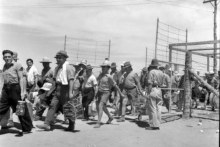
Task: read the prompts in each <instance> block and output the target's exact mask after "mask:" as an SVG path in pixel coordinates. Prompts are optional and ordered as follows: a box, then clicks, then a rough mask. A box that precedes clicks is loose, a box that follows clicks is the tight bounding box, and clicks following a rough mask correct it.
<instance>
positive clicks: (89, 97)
mask: <svg viewBox="0 0 220 147" xmlns="http://www.w3.org/2000/svg"><path fill="white" fill-rule="evenodd" d="M94 96H95V91H94V88H93V87H91V88H86V89H85V90H83V97H82V105H83V110H84V117H85V118H88V117H89V114H88V113H89V112H88V110H89V104H90V103H91V102H92V101H93V99H94Z"/></svg>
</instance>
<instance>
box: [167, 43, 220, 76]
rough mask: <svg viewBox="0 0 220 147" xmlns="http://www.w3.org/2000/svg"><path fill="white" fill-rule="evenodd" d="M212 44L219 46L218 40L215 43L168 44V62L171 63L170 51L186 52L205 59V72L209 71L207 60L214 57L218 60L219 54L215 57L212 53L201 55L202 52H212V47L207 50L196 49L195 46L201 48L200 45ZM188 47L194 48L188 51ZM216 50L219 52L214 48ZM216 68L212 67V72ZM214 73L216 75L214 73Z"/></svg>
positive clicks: (219, 48)
mask: <svg viewBox="0 0 220 147" xmlns="http://www.w3.org/2000/svg"><path fill="white" fill-rule="evenodd" d="M213 44H220V40H216V41H201V42H186V43H174V44H169V62H172V51H180V52H185V53H186V52H187V51H191V52H192V54H194V55H199V56H203V57H206V58H207V63H208V64H207V71H209V70H210V68H209V67H210V63H209V59H210V58H213V60H215V59H214V57H216V59H219V60H220V52H219V53H216V56H214V53H211V52H210V53H208V54H207V53H202V51H212V50H213V51H214V47H209V48H207V47H206V48H204V47H203V48H201V47H196V46H201V45H213ZM189 46H193V47H194V48H192V49H188V47H189ZM181 47H184V48H185V49H181ZM216 50H219V51H220V47H218V48H216ZM214 69H216V67H214V66H213V71H215V70H214ZM215 73H217V72H216V71H215Z"/></svg>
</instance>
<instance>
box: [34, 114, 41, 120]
mask: <svg viewBox="0 0 220 147" xmlns="http://www.w3.org/2000/svg"><path fill="white" fill-rule="evenodd" d="M38 120H42V117H40V116H37V115H35V116H34V121H38Z"/></svg>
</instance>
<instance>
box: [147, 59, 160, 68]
mask: <svg viewBox="0 0 220 147" xmlns="http://www.w3.org/2000/svg"><path fill="white" fill-rule="evenodd" d="M149 66H154V67H155V66H160V64H159V63H158V60H157V59H152V61H151V64H150V65H149Z"/></svg>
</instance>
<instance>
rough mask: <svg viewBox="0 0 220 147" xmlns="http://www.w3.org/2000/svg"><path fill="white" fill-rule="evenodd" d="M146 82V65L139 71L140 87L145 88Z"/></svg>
mask: <svg viewBox="0 0 220 147" xmlns="http://www.w3.org/2000/svg"><path fill="white" fill-rule="evenodd" d="M146 82H147V67H144V68H143V69H142V71H141V77H140V84H141V88H142V89H145V87H146V84H147V83H146Z"/></svg>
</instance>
